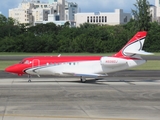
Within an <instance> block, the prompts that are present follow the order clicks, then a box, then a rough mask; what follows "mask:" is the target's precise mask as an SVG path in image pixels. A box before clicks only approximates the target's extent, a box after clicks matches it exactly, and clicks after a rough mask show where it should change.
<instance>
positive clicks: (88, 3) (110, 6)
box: [0, 0, 155, 17]
mask: <svg viewBox="0 0 160 120" xmlns="http://www.w3.org/2000/svg"><path fill="white" fill-rule="evenodd" d="M40 1H41V2H48V0H40ZM67 1H68V2H76V3H77V4H78V6H79V10H80V12H114V10H115V9H123V11H124V12H127V13H131V9H135V8H134V5H133V4H134V3H136V0H67ZM148 1H149V3H150V4H152V5H155V0H148ZM21 2H22V0H1V3H0V13H2V14H3V15H5V16H6V17H8V11H9V9H12V8H17V7H18V5H19V3H21Z"/></svg>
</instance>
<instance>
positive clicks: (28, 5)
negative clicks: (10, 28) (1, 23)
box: [9, 0, 77, 25]
mask: <svg viewBox="0 0 160 120" xmlns="http://www.w3.org/2000/svg"><path fill="white" fill-rule="evenodd" d="M48 1H49V2H48V3H44V2H42V3H41V2H40V0H23V1H22V3H20V4H19V6H18V8H14V9H9V17H12V18H13V19H15V20H17V21H18V22H19V23H28V24H31V25H35V24H37V23H43V22H45V23H46V22H47V21H48V22H51V19H50V20H48V19H49V18H51V17H50V16H53V17H54V18H53V19H52V20H54V21H52V22H56V21H63V22H64V21H65V22H66V21H68V20H69V19H70V18H71V19H73V14H70V13H74V10H73V9H72V11H70V6H68V10H69V12H68V13H69V14H68V13H67V15H68V18H69V19H67V20H66V18H65V16H66V15H65V7H66V6H65V5H66V3H65V0H48ZM72 8H73V7H72ZM75 12H77V11H75ZM70 15H72V16H71V17H70Z"/></svg>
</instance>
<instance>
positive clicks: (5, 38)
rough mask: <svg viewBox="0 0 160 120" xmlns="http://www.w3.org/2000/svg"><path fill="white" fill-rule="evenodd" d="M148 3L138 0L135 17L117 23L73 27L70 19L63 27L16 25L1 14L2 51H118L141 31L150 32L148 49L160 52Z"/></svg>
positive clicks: (158, 32)
mask: <svg viewBox="0 0 160 120" xmlns="http://www.w3.org/2000/svg"><path fill="white" fill-rule="evenodd" d="M144 1H145V2H144ZM148 4H149V3H148V2H147V1H146V0H137V3H136V4H135V7H136V10H133V11H132V12H133V14H134V16H135V19H131V20H130V22H128V23H127V24H125V25H116V26H109V25H104V26H100V25H96V24H89V23H84V24H82V25H80V27H72V28H70V27H69V24H68V22H67V23H66V24H65V25H63V26H56V25H55V24H54V23H47V24H38V25H36V26H31V27H29V25H27V24H17V25H15V24H14V23H15V21H14V19H12V18H6V17H5V16H3V15H0V52H38V53H40V52H43V53H45V52H63V53H64V52H65V53H67V52H70V53H71V52H72V53H79V52H90V53H106V52H116V51H119V50H120V49H121V48H122V46H124V44H125V43H126V42H127V41H128V40H129V39H130V38H131V37H132V36H133V35H134V34H135V33H136V32H137V31H141V30H146V31H148V35H147V38H146V42H145V46H144V50H146V51H150V52H160V45H159V43H160V25H159V24H158V22H151V16H150V13H149V12H148V6H147V5H148Z"/></svg>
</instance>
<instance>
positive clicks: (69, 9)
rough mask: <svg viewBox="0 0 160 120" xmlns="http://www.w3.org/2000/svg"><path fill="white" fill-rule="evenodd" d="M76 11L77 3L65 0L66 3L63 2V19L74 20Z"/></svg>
mask: <svg viewBox="0 0 160 120" xmlns="http://www.w3.org/2000/svg"><path fill="white" fill-rule="evenodd" d="M76 13H78V4H77V3H73V2H67V1H66V3H65V20H66V21H74V20H75V14H76Z"/></svg>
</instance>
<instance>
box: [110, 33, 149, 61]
mask: <svg viewBox="0 0 160 120" xmlns="http://www.w3.org/2000/svg"><path fill="white" fill-rule="evenodd" d="M146 35H147V32H146V31H141V32H137V33H136V34H135V35H134V36H133V37H132V39H131V40H129V41H128V43H127V44H126V45H125V46H124V47H123V48H122V49H121V50H120V51H119V52H118V53H116V54H114V55H113V57H121V58H124V57H139V56H137V55H139V54H148V53H146V52H144V51H142V48H143V44H144V41H145V38H146Z"/></svg>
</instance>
